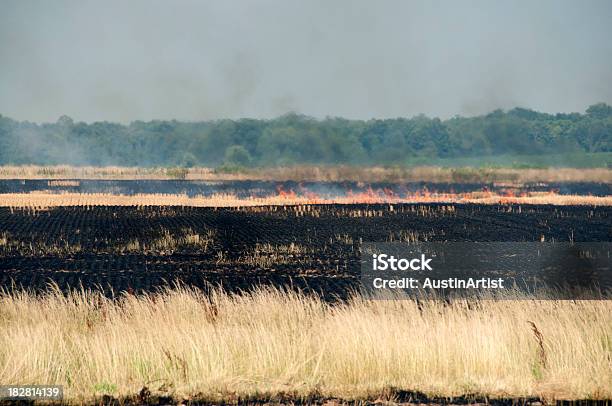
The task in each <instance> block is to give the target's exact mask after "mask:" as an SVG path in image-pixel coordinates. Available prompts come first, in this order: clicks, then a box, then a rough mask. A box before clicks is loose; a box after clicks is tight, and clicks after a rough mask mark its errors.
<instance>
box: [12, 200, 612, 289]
mask: <svg viewBox="0 0 612 406" xmlns="http://www.w3.org/2000/svg"><path fill="white" fill-rule="evenodd" d="M611 212H612V208H609V207H592V206H548V205H539V206H535V205H527V206H519V205H474V204H465V205H461V204H455V205H451V204H401V205H400V204H396V205H389V204H374V205H365V204H362V205H307V206H266V207H249V208H193V207H162V206H154V207H110V206H107V207H102V206H100V207H98V206H96V207H58V208H52V209H45V210H41V211H33V210H32V209H14V208H13V209H10V208H0V286H2V287H3V288H5V289H9V290H10V289H13V288H15V287H26V288H28V289H32V290H43V289H46V288H47V287H48V284H49V282H51V281H52V282H55V283H56V284H57V285H58V286H59V287H60V288H61V289H71V288H79V287H81V286H82V287H84V288H87V289H89V288H91V289H104V290H105V291H107V292H111V291H112V292H114V293H118V292H121V291H130V292H132V291H133V292H142V291H151V290H155V289H157V288H160V287H163V286H168V285H169V284H170V285H171V284H174V283H183V284H186V285H189V286H194V287H200V288H207V287H209V286H217V285H222V286H223V287H224V288H226V289H228V290H230V291H237V290H244V289H249V288H252V287H253V286H257V285H261V284H264V285H265V284H273V285H277V286H279V285H284V286H290V287H293V288H299V289H303V290H306V291H317V292H321V293H323V294H324V295H325V296H327V297H330V296H344V295H346V294H347V292H349V291H350V290H351V289H355V288H356V287H357V284H358V280H359V249H358V248H359V246H360V244H361V243H362V242H385V241H413V240H419V241H543V240H544V241H577V242H580V241H583V242H596V241H610V239H611V237H612V216H611V214H612V213H611Z"/></svg>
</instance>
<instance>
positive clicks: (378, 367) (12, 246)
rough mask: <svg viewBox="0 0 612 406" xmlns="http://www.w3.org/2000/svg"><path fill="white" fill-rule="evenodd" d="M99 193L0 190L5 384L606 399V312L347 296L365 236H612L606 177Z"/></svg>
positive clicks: (69, 395) (97, 395)
mask: <svg viewBox="0 0 612 406" xmlns="http://www.w3.org/2000/svg"><path fill="white" fill-rule="evenodd" d="M91 182H94V183H87V182H85V181H82V180H81V181H75V180H63V181H56V180H52V181H51V180H47V181H38V183H30V182H27V181H4V182H0V188H3V189H2V191H3V194H0V286H1V287H2V289H3V290H2V292H3V293H2V294H1V295H0V365H2V367H1V368H0V382H23V383H28V382H53V383H57V384H61V385H63V386H64V392H65V397H66V400H67V401H69V402H74V403H79V402H106V403H108V402H110V401H112V400H113V399H115V400H122V401H131V402H141V403H142V402H148V403H168V402H189V401H215V402H221V401H224V402H238V401H249V400H250V401H262V402H263V401H283V402H285V401H286V402H290V401H299V400H302V401H307V402H324V401H334V402H339V401H342V400H351V399H356V400H371V401H374V400H378V401H381V400H393V401H405V402H414V401H432V400H434V401H436V402H443V401H448V400H449V399H450V397H455V399H457V398H458V399H459V401H470V400H483V399H486V400H487V401H493V402H495V399H502V400H499V401H500V402H501V401H503V399H506V400H505V401H507V399H514V400H516V399H522V400H523V401H537V400H542V399H544V400H554V399H610V398H612V386H611V385H610V382H612V375H610V371H612V361H611V359H612V358H611V357H612V341H611V337H612V330H611V327H612V319H611V318H610V315H611V314H612V304H611V303H612V302H610V301H606V300H590V301H562V300H547V301H536V300H529V299H527V298H522V299H521V298H520V297H516V298H513V299H512V300H504V301H500V302H495V301H487V302H486V303H484V302H482V301H480V300H478V299H469V300H468V299H464V300H455V301H451V302H444V301H425V302H417V301H414V300H411V299H406V298H404V300H392V301H372V300H368V299H366V298H364V297H362V296H360V295H359V294H358V291H359V274H360V270H359V257H360V250H361V246H362V244H363V243H364V242H398V241H399V242H415V241H427V242H435V241H504V242H509V241H516V242H536V241H537V242H549V241H554V242H607V241H610V239H611V237H612V220H611V219H612V216H611V214H612V208H611V207H612V206H610V204H611V203H612V201H611V200H610V199H611V197H610V193H609V185H608V184H584V183H575V184H558V185H554V187H552V186H551V185H549V184H547V185H543V184H529V185H518V186H517V185H511V184H510V185H509V184H484V185H483V184H474V185H471V184H426V185H422V184H398V185H395V184H358V183H331V184H329V183H327V184H324V183H318V182H317V183H312V184H308V183H302V184H300V183H286V182H285V183H277V182H250V183H235V182H233V183H231V182H230V183H221V184H219V183H193V182H176V181H167V182H171V183H168V184H166V185H165V186H166V187H167V189H163V191H164V192H171V193H170V194H168V193H159V191H160V189H159V188H158V185H157V184H156V183H155V182H153V181H141V182H136V183H134V182H127V183H122V182H121V181H113V182H110V183H108V182H107V183H104V182H101V181H91ZM116 182H118V183H116ZM143 182H144V183H143ZM151 182H153V183H151ZM156 182H157V181H156ZM155 192H157V193H155Z"/></svg>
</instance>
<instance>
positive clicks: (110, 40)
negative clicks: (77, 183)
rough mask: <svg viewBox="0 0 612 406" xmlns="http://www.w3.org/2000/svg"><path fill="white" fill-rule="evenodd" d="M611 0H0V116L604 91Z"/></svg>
mask: <svg viewBox="0 0 612 406" xmlns="http://www.w3.org/2000/svg"><path fill="white" fill-rule="evenodd" d="M611 39H612V2H611V1H608V0H601V1H599V0H588V1H564V0H555V1H550V0H539V1H531V0H521V1H501V0H499V1H493V0H486V1H484V0H483V1H479V0H466V1H454V0H453V1H451V0H449V1H436V0H426V1H425V0H424V1H408V0H402V1H391V0H371V1H361V0H345V1H342V0H338V1H329V0H320V1H317V0H299V1H297V0H296V1H292V0H253V1H237V0H219V1H204V0H202V1H187V0H175V1H170V0H168V1H156V0H146V1H144V0H130V1H86V0H85V1H83V0H74V1H66V0H57V1H46V0H39V1H33V0H0V114H2V115H4V116H8V117H11V118H14V119H18V120H29V121H34V122H54V121H56V120H57V119H58V117H60V116H61V115H68V116H70V117H72V118H73V119H74V120H75V121H86V122H92V121H104V120H107V121H117V122H124V123H127V122H130V121H133V120H152V119H178V120H189V121H199V120H212V119H219V118H241V117H252V118H273V117H276V116H279V115H282V114H285V113H287V112H297V113H301V114H306V115H309V116H313V117H317V118H323V117H327V116H341V117H346V118H351V119H370V118H389V117H412V116H414V115H417V114H426V115H429V116H437V117H441V118H448V117H452V116H455V115H464V116H471V115H477V114H483V113H487V112H489V111H492V110H494V109H497V108H502V109H509V108H512V107H515V106H521V107H526V108H532V109H535V110H538V111H544V112H551V113H556V112H574V111H577V112H583V111H584V110H585V109H586V107H587V106H589V105H590V104H594V103H596V102H607V103H610V104H612V40H611Z"/></svg>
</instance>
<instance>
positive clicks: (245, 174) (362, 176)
mask: <svg viewBox="0 0 612 406" xmlns="http://www.w3.org/2000/svg"><path fill="white" fill-rule="evenodd" d="M0 179H187V180H210V181H221V180H247V179H250V180H274V181H284V180H293V181H298V182H299V181H313V182H324V181H333V182H338V181H355V182H366V183H372V182H419V181H424V182H476V183H480V182H510V183H519V184H520V183H525V182H604V183H610V182H612V169H607V168H591V169H575V168H550V169H509V168H441V167H435V166H423V167H414V168H385V167H361V166H358V167H353V166H292V167H280V168H261V169H245V170H243V171H241V172H237V173H219V172H216V171H215V170H214V169H212V168H137V167H72V166H66V165H58V166H48V167H43V166H32V165H29V166H2V167H0Z"/></svg>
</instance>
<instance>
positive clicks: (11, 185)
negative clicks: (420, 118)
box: [0, 179, 612, 199]
mask: <svg viewBox="0 0 612 406" xmlns="http://www.w3.org/2000/svg"><path fill="white" fill-rule="evenodd" d="M482 191H488V192H491V193H496V194H502V195H504V194H506V195H520V194H527V193H547V192H554V193H556V194H559V195H583V196H587V195H592V196H609V195H612V184H610V183H606V182H528V183H512V182H505V183H504V182H489V183H486V182H473V183H470V182H400V183H398V182H372V183H363V182H354V181H344V182H320V181H316V182H308V181H306V182H296V181H283V182H279V181H264V180H236V181H222V182H220V181H203V180H151V179H147V180H100V179H63V180H54V179H0V194H5V193H31V192H47V193H66V192H68V193H111V194H115V195H127V196H131V195H138V194H152V193H163V194H180V195H186V196H189V197H194V196H211V195H214V194H231V195H234V196H236V197H239V198H247V197H256V198H262V197H268V196H274V195H277V194H278V193H279V192H280V193H294V194H295V195H296V196H316V197H318V198H322V199H332V198H338V197H346V196H348V195H351V194H364V193H377V194H381V195H385V194H386V195H389V196H411V195H414V194H423V193H424V192H427V193H445V194H449V193H450V194H452V193H473V192H482Z"/></svg>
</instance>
